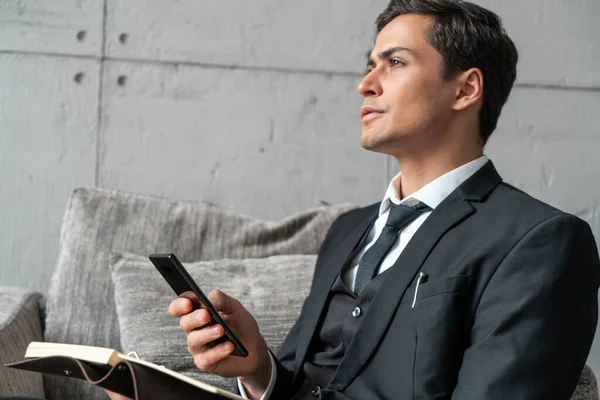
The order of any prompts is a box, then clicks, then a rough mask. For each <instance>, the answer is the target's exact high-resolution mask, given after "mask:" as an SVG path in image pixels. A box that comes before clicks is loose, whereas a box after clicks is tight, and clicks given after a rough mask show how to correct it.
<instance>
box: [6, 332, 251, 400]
mask: <svg viewBox="0 0 600 400" xmlns="http://www.w3.org/2000/svg"><path fill="white" fill-rule="evenodd" d="M6 366H7V367H11V368H18V369H23V370H28V371H36V372H42V373H45V374H54V375H63V376H67V377H72V378H78V379H84V380H87V381H88V382H90V383H92V384H94V385H98V386H101V387H103V388H106V389H109V390H111V391H113V392H116V393H120V394H123V395H125V396H128V397H132V398H134V399H146V398H148V399H152V398H157V399H158V398H160V399H184V398H185V399H190V398H193V399H198V400H213V399H215V400H218V399H242V397H240V396H238V395H236V394H233V393H231V392H228V391H226V390H223V389H219V388H217V387H215V386H212V385H209V384H207V383H204V382H200V381H198V380H196V379H192V378H190V377H187V376H185V375H182V374H180V373H178V372H175V371H171V370H170V369H167V368H165V367H163V366H160V365H156V364H153V363H151V362H148V361H143V360H140V359H138V358H137V357H132V356H129V355H125V354H122V353H120V352H118V351H117V350H114V349H109V348H105V347H94V346H81V345H74V344H63V343H47V342H31V343H30V344H29V346H28V347H27V351H26V352H25V360H24V361H20V362H17V363H13V364H7V365H6Z"/></svg>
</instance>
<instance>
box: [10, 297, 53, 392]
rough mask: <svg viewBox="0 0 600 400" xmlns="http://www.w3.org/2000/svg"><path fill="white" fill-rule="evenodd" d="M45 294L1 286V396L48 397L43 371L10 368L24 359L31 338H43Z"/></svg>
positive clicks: (32, 339) (38, 339) (37, 339)
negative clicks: (43, 295)
mask: <svg viewBox="0 0 600 400" xmlns="http://www.w3.org/2000/svg"><path fill="white" fill-rule="evenodd" d="M42 303H43V297H42V295H41V294H39V293H36V292H32V291H29V290H26V289H22V288H17V287H7V286H0V349H2V350H1V351H0V396H31V397H44V382H43V377H42V374H39V373H35V372H28V371H21V370H16V369H12V368H6V367H5V366H4V364H7V363H12V362H15V361H20V360H22V359H23V355H24V354H25V349H26V348H27V345H28V344H29V342H31V341H34V340H36V341H41V340H43V322H42V321H43V304H42Z"/></svg>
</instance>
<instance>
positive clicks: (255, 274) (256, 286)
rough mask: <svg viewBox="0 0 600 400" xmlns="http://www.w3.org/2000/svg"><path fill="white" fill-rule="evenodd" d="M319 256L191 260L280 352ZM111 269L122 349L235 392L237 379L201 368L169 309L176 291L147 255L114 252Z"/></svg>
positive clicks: (205, 285)
mask: <svg viewBox="0 0 600 400" xmlns="http://www.w3.org/2000/svg"><path fill="white" fill-rule="evenodd" d="M315 261H316V256H315V255H290V256H273V257H268V258H260V259H244V260H240V259H222V260H216V261H201V262H196V263H192V264H186V265H185V267H186V269H187V270H188V272H189V273H190V275H191V276H192V278H194V280H195V281H196V282H197V283H198V285H199V286H201V289H202V290H203V291H204V292H205V293H206V294H208V292H210V291H211V290H212V289H219V290H221V291H223V292H225V293H227V294H228V295H230V296H233V297H235V298H237V299H238V300H239V301H240V302H241V303H242V304H243V305H244V307H246V308H247V309H248V310H249V311H250V312H251V313H252V314H253V315H254V317H255V318H256V320H257V322H258V325H259V328H260V330H261V333H262V334H263V336H264V337H265V339H266V341H267V345H268V346H269V348H270V349H271V350H272V351H273V352H274V353H277V351H278V350H279V348H280V346H281V344H282V342H283V340H284V339H285V336H286V335H287V333H288V331H289V330H290V329H291V327H292V325H293V324H294V322H295V321H296V319H297V318H298V315H299V314H300V308H301V307H302V303H303V302H304V299H305V298H306V296H307V295H308V290H309V288H310V282H311V279H312V274H313V271H314V266H315ZM110 269H111V273H112V278H113V284H114V288H115V303H116V308H117V316H118V320H119V330H120V332H121V344H122V349H121V350H122V351H124V352H129V351H136V352H137V354H138V355H139V356H140V358H142V359H145V360H148V361H151V362H154V363H156V364H159V365H164V366H165V367H167V368H170V369H173V370H175V371H178V372H181V373H183V374H186V375H188V376H191V377H193V378H196V379H200V380H202V381H204V382H208V383H211V384H213V385H215V386H219V387H221V388H224V389H227V390H230V391H234V390H235V382H234V380H233V379H226V378H220V377H218V376H214V375H208V374H204V373H203V372H201V371H200V370H199V369H198V368H197V367H196V366H195V365H194V362H193V359H192V356H191V355H190V353H189V352H188V350H187V343H186V338H185V334H184V333H183V331H182V330H181V329H180V327H179V321H178V320H177V319H176V318H173V317H171V316H170V315H169V314H168V312H167V307H168V304H169V303H170V302H171V301H172V300H173V299H174V298H175V295H174V293H173V291H172V290H171V288H170V287H169V286H168V284H167V283H166V282H165V281H164V280H163V278H162V277H161V276H160V274H159V273H158V271H156V269H155V268H154V266H153V265H152V264H151V263H150V261H148V258H147V257H145V256H139V255H134V254H118V253H113V254H111V256H110Z"/></svg>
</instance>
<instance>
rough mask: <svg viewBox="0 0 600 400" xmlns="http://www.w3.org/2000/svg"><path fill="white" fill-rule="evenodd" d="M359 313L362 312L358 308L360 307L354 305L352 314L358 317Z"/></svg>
mask: <svg viewBox="0 0 600 400" xmlns="http://www.w3.org/2000/svg"><path fill="white" fill-rule="evenodd" d="M360 314H362V310H361V309H360V307H354V310H352V316H353V317H354V318H358V317H360Z"/></svg>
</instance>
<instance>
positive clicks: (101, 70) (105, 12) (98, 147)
mask: <svg viewBox="0 0 600 400" xmlns="http://www.w3.org/2000/svg"><path fill="white" fill-rule="evenodd" d="M107 3H108V0H104V4H103V7H102V48H101V57H100V68H98V74H99V76H98V109H97V111H96V160H95V165H94V186H95V187H98V185H99V184H100V156H101V154H102V152H101V143H102V141H101V135H102V106H103V105H102V102H103V98H104V65H105V63H106V17H107V15H108V4H107Z"/></svg>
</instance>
